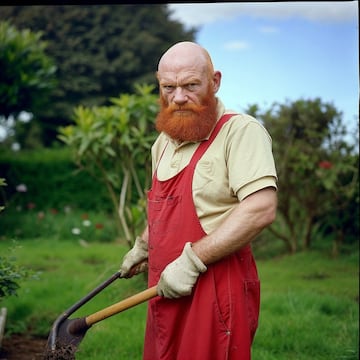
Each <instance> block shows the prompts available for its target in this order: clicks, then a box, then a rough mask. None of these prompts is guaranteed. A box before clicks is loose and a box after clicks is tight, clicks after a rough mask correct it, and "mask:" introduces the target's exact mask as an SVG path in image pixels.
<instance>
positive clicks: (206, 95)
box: [156, 66, 217, 142]
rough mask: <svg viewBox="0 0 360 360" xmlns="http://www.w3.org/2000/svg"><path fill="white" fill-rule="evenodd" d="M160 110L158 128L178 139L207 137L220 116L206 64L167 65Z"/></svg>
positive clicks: (162, 74)
mask: <svg viewBox="0 0 360 360" xmlns="http://www.w3.org/2000/svg"><path fill="white" fill-rule="evenodd" d="M158 80H159V86H160V105H161V109H160V113H159V115H158V117H157V120H156V127H157V129H158V131H164V132H166V133H167V134H168V135H169V136H170V137H172V138H173V139H175V140H177V141H180V142H182V141H200V140H203V139H204V138H206V137H207V136H208V135H209V133H210V131H211V130H212V128H213V127H214V124H215V122H216V120H217V113H216V98H215V91H214V90H213V87H212V86H211V81H210V77H209V74H207V73H206V72H205V69H204V68H203V67H200V66H199V67H198V68H197V67H196V66H195V67H182V68H180V69H177V68H176V67H174V68H173V69H169V71H168V69H166V71H162V72H159V73H158Z"/></svg>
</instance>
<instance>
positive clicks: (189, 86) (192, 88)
mask: <svg viewBox="0 0 360 360" xmlns="http://www.w3.org/2000/svg"><path fill="white" fill-rule="evenodd" d="M186 88H187V89H188V90H189V91H194V90H196V88H197V84H195V83H194V84H187V85H186Z"/></svg>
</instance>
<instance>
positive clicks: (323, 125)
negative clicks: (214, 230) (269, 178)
mask: <svg viewBox="0 0 360 360" xmlns="http://www.w3.org/2000/svg"><path fill="white" fill-rule="evenodd" d="M248 112H249V113H251V114H253V115H254V116H256V117H257V118H258V119H260V120H261V121H262V122H263V123H264V125H265V126H266V128H267V129H268V130H269V132H270V134H271V136H272V138H273V151H274V157H275V161H276V164H277V172H278V177H279V205H278V219H277V221H276V222H275V224H274V226H271V227H270V231H271V232H272V233H273V234H275V235H276V236H277V237H278V238H280V239H282V240H283V241H284V243H285V244H286V246H287V249H288V250H289V252H296V251H297V250H298V249H299V248H301V247H302V248H303V249H308V248H310V247H311V245H312V242H313V241H314V239H315V238H316V235H317V234H319V233H322V234H324V229H325V228H329V227H330V228H331V229H332V230H333V233H334V234H335V236H334V237H333V240H334V242H335V243H336V244H340V243H341V241H342V240H341V239H344V236H345V234H346V231H347V229H346V227H345V226H344V225H345V224H344V222H343V221H334V219H335V218H337V219H338V220H340V219H342V218H343V215H342V214H343V212H344V210H345V212H346V209H348V207H349V206H350V205H351V204H355V203H356V202H357V205H358V204H359V202H358V201H359V199H358V197H357V198H356V191H357V188H358V186H359V179H358V167H357V164H358V160H359V155H358V154H356V152H355V147H354V145H351V144H349V143H348V142H347V141H346V140H345V139H346V137H345V135H346V133H347V131H346V127H345V126H344V124H343V122H342V114H341V113H339V112H338V111H337V110H336V109H335V107H334V106H333V105H331V104H328V103H322V102H321V100H320V99H315V100H298V101H295V102H293V103H289V102H288V103H286V104H273V105H272V106H271V107H270V108H269V109H267V110H265V111H262V112H260V111H259V109H258V108H257V106H256V105H253V106H251V107H250V108H249V110H248ZM329 214H331V216H332V218H331V217H330V216H329ZM350 216H351V218H352V219H351V220H352V221H353V223H354V224H355V223H357V224H359V220H358V218H356V217H355V216H356V214H354V213H353V214H352V215H350ZM357 229H358V226H357Z"/></svg>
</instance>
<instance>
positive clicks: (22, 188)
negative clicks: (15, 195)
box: [16, 184, 27, 192]
mask: <svg viewBox="0 0 360 360" xmlns="http://www.w3.org/2000/svg"><path fill="white" fill-rule="evenodd" d="M16 191H17V192H27V187H26V185H25V184H19V185H18V186H16Z"/></svg>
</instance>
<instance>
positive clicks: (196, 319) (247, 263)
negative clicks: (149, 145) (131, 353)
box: [143, 115, 260, 360]
mask: <svg viewBox="0 0 360 360" xmlns="http://www.w3.org/2000/svg"><path fill="white" fill-rule="evenodd" d="M231 116H232V115H224V116H223V117H222V118H221V119H220V120H219V121H218V123H217V125H216V127H215V129H214V130H213V132H212V134H211V136H210V138H209V139H208V140H207V141H203V142H202V143H201V144H200V145H199V147H198V148H197V150H196V151H195V153H194V155H193V157H192V159H191V161H190V163H189V164H188V165H187V166H186V167H185V168H184V169H183V170H182V171H181V172H179V173H178V174H177V175H175V176H174V177H172V178H170V179H169V180H165V181H160V180H158V179H157V176H156V171H155V173H154V177H153V182H152V188H151V190H150V191H149V193H148V228H149V275H148V276H149V278H148V285H149V287H150V286H154V285H156V284H157V283H158V281H159V278H160V274H161V272H162V271H163V270H164V268H165V267H166V265H167V264H169V263H170V262H172V261H173V260H175V259H176V258H177V257H178V256H179V255H180V254H181V252H182V250H183V247H184V245H185V243H186V242H188V241H190V242H196V241H197V240H199V239H201V238H202V237H204V236H205V235H206V233H205V232H204V230H203V228H202V227H201V224H200V221H199V219H198V217H197V214H196V209H195V206H194V202H193V197H192V179H193V174H194V170H195V166H196V164H197V162H198V161H199V159H200V158H201V157H202V155H203V154H204V153H205V151H206V150H207V148H208V147H209V146H210V145H211V143H212V142H213V140H214V138H215V137H216V135H217V134H218V132H219V131H220V129H221V127H222V125H223V124H224V123H225V122H226V121H227V120H228V119H229V118H230V117H231ZM259 304H260V284H259V279H258V274H257V269H256V265H255V261H254V258H253V255H252V251H251V248H250V246H247V247H245V248H243V249H241V250H240V251H239V252H237V253H235V254H232V255H230V256H227V257H226V258H224V259H222V260H221V261H218V262H216V263H214V264H211V265H208V270H207V271H206V272H205V273H203V274H201V275H200V276H199V278H198V281H197V282H196V284H195V286H194V288H193V292H192V294H191V295H190V296H184V297H181V298H179V299H166V298H161V297H156V298H154V299H152V300H150V301H149V303H148V315H147V325H146V333H145V343H144V354H143V359H144V360H223V359H233V360H235V359H236V360H249V359H250V358H251V355H250V348H251V343H252V341H253V337H254V335H255V331H256V328H257V324H258V316H259Z"/></svg>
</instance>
